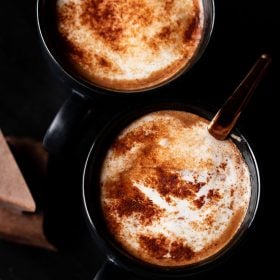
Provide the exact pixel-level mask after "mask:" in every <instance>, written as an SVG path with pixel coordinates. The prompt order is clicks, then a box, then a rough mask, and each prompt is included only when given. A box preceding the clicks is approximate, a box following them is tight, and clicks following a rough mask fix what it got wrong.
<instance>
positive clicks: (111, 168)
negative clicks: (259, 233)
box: [100, 110, 251, 267]
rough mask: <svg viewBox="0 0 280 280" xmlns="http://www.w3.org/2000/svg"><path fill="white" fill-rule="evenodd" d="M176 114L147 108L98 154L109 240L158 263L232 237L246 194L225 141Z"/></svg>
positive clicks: (198, 121)
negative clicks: (102, 152)
mask: <svg viewBox="0 0 280 280" xmlns="http://www.w3.org/2000/svg"><path fill="white" fill-rule="evenodd" d="M207 125H208V121H207V120H206V119H204V118H202V117H200V116H198V115H194V114H192V113H187V112H183V111H171V110H170V111H158V112H154V113H150V114H148V115H146V116H144V117H142V118H140V119H138V120H136V121H135V122H133V123H132V124H131V125H129V126H128V127H127V128H125V129H124V130H123V131H122V132H121V133H120V134H119V135H118V136H117V138H116V139H115V141H114V142H113V144H112V146H111V147H110V149H109V151H108V153H107V154H106V156H105V159H104V162H103V165H102V172H101V179H100V180H101V182H100V188H101V206H102V207H101V208H102V211H103V215H104V219H105V222H106V224H107V227H108V230H109V232H110V233H111V235H112V237H113V238H114V239H115V240H116V242H117V243H118V244H119V245H120V246H121V247H122V248H123V249H124V250H126V251H127V252H129V253H130V254H131V255H133V256H134V257H136V258H138V259H140V260H142V261H144V262H147V263H150V264H154V265H159V266H174V267H175V266H183V265H188V264H193V263H197V262H200V261H202V260H204V259H206V258H208V257H210V256H212V255H214V254H216V253H217V252H219V251H220V250H221V249H223V248H224V247H225V246H226V245H227V244H228V243H229V241H231V239H232V238H233V237H234V235H235V234H236V232H237V231H238V229H239V227H240V225H241V224H242V222H243V220H244V217H245V215H246V212H247V208H248V205H249V201H250V196H251V182H250V175H249V170H248V167H247V165H246V163H245V161H244V159H243V157H242V155H241V153H240V151H239V150H238V148H237V147H236V146H235V144H234V143H233V142H232V141H231V140H225V141H218V140H216V139H214V138H213V137H212V136H211V135H210V134H209V133H208V131H207Z"/></svg>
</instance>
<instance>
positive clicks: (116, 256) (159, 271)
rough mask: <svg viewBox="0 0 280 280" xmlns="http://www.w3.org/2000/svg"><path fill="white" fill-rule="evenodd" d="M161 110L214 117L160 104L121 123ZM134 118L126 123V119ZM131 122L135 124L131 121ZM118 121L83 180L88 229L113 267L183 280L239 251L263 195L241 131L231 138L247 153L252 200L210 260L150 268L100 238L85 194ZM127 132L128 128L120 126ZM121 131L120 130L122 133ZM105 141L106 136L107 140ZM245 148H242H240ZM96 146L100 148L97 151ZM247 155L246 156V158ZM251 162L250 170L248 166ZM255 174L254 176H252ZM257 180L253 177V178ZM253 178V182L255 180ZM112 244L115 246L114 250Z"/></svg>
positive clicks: (90, 154) (91, 152)
mask: <svg viewBox="0 0 280 280" xmlns="http://www.w3.org/2000/svg"><path fill="white" fill-rule="evenodd" d="M160 110H179V111H187V112H191V113H195V114H198V112H199V115H200V116H202V117H206V118H207V119H209V116H210V115H213V114H212V113H211V112H209V111H207V110H204V109H203V108H199V107H197V106H190V105H187V104H182V103H175V102H172V103H171V102H168V103H161V104H156V105H151V106H146V107H145V108H143V107H142V108H140V109H139V112H137V113H138V114H137V113H136V115H135V111H133V112H130V113H127V114H124V115H121V116H120V119H121V121H123V120H122V118H124V119H125V121H124V122H125V123H126V125H128V124H130V123H131V122H133V120H136V119H138V118H139V117H141V116H144V115H146V114H148V113H151V112H155V111H160ZM128 115H129V116H131V115H133V117H131V118H130V119H129V121H127V119H126V117H127V116H128ZM131 119H132V121H131ZM118 121H119V120H115V121H113V124H112V123H109V124H108V125H107V126H105V127H104V128H103V130H102V131H101V132H100V133H99V134H98V136H97V137H96V139H95V141H93V143H92V145H91V148H90V149H89V152H88V155H87V158H86V161H85V164H84V168H83V176H82V200H83V208H84V214H85V217H86V221H87V223H88V226H89V229H90V231H91V233H93V235H94V237H95V238H96V241H97V243H98V244H99V246H100V248H101V250H103V251H105V252H106V253H107V257H108V259H109V260H111V261H113V263H116V264H117V265H119V266H120V267H122V268H124V269H125V270H128V271H130V272H132V273H134V274H135V273H136V274H138V275H143V273H144V275H147V273H148V274H149V275H151V276H160V277H162V278H168V277H174V278H176V277H182V276H187V275H188V276H189V275H192V274H196V273H197V272H201V271H204V270H206V269H208V268H209V267H211V266H212V265H213V266H214V265H216V264H218V263H219V262H220V261H221V260H223V259H224V258H223V257H224V256H226V255H228V254H229V253H230V252H231V251H232V249H234V248H235V247H236V245H237V244H238V243H239V242H240V241H241V240H242V238H243V237H244V235H245V233H246V232H247V231H248V229H249V228H250V226H251V224H252V223H253V221H254V218H255V215H256V212H257V210H258V206H259V200H260V191H261V180H260V173H259V167H258V163H257V160H256V157H255V154H254V152H253V150H252V148H251V146H250V145H249V143H248V141H247V140H246V138H245V137H244V136H243V134H241V133H240V132H239V130H238V129H234V130H233V132H232V134H231V135H233V137H231V140H232V141H233V142H234V143H235V144H236V145H237V147H238V149H240V150H241V149H245V152H244V151H241V153H242V156H244V160H245V162H246V164H247V165H248V168H249V170H250V180H251V186H252V190H251V197H250V202H249V206H248V209H247V213H246V216H245V217H244V220H243V222H242V224H241V225H240V227H239V229H238V231H237V232H236V233H235V235H234V236H233V237H232V239H231V240H230V241H229V242H228V243H227V244H226V245H225V246H224V247H223V248H222V249H221V250H219V251H218V252H216V253H215V254H214V255H211V256H209V257H208V258H206V259H204V260H202V261H200V262H198V263H194V264H190V265H186V266H178V267H164V266H163V267H161V266H156V265H150V264H147V263H145V262H142V261H139V260H138V259H137V258H135V257H132V256H130V255H129V254H128V253H126V252H125V250H122V249H120V248H119V247H118V248H117V250H115V249H116V246H115V245H114V241H111V240H110V241H109V242H108V240H106V238H104V236H102V234H100V231H99V229H98V228H97V227H98V226H96V224H95V221H94V218H93V217H92V213H91V210H90V207H89V202H88V200H89V201H90V199H89V198H88V195H87V190H86V183H87V180H88V172H91V167H92V166H91V165H92V162H93V160H94V159H95V156H94V153H95V149H98V145H100V143H98V141H101V140H104V134H106V131H107V130H108V129H109V130H110V128H111V127H112V126H114V123H115V122H118ZM121 127H122V128H124V127H125V126H121ZM119 131H120V130H119ZM105 137H106V136H105ZM238 145H242V146H240V147H239V146H238ZM96 146H97V147H96ZM245 154H246V155H245ZM249 161H250V166H249ZM252 171H253V172H252ZM252 173H254V174H253V175H252ZM253 176H254V177H253ZM252 177H253V178H252ZM112 243H113V246H112Z"/></svg>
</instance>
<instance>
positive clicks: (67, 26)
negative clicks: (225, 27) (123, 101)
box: [57, 0, 203, 90]
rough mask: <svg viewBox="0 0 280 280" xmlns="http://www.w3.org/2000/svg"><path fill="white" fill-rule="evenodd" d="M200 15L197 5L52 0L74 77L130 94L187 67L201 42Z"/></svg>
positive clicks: (197, 0) (194, 1) (181, 0)
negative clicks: (74, 71) (55, 3)
mask: <svg viewBox="0 0 280 280" xmlns="http://www.w3.org/2000/svg"><path fill="white" fill-rule="evenodd" d="M202 11H203V9H202V4H201V0H177V1H174V0H164V1H158V0H118V1H114V0H102V1H101V0H96V1H93V0H58V1H57V21H58V22H57V24H58V30H59V34H60V36H61V37H62V39H63V41H64V45H65V46H66V47H65V50H64V52H66V57H67V58H68V60H69V61H70V62H71V64H72V67H73V68H74V69H75V70H76V72H78V73H79V74H80V76H82V77H84V78H86V79H88V80H89V81H91V82H93V83H95V84H97V85H100V86H102V87H106V88H111V89H116V90H136V89H142V88H147V87H152V86H153V85H155V84H159V83H161V82H163V81H165V80H167V79H169V78H170V77H171V76H173V75H174V74H175V73H177V72H178V71H179V70H180V69H182V68H183V67H184V66H185V65H187V63H188V62H189V60H190V59H191V58H192V57H193V55H194V53H195V51H196V49H197V46H198V44H199V41H200V39H201V32H202V22H203V12H202ZM65 43H66V44H65Z"/></svg>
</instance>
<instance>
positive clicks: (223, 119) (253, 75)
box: [208, 54, 271, 140]
mask: <svg viewBox="0 0 280 280" xmlns="http://www.w3.org/2000/svg"><path fill="white" fill-rule="evenodd" d="M270 63H271V57H270V56H269V55H268V54H262V55H261V56H260V58H259V59H258V60H257V61H256V63H255V64H254V66H253V67H252V68H251V70H250V71H249V73H248V74H247V76H246V77H245V78H244V80H243V81H242V82H241V83H240V84H239V86H238V87H237V88H236V89H235V91H234V92H233V94H232V95H231V96H230V97H229V98H228V99H227V101H226V102H225V103H224V105H223V106H222V107H221V109H220V110H219V111H218V112H217V114H216V115H215V116H214V118H213V119H212V121H211V123H210V124H209V126H208V131H209V133H210V134H211V135H212V136H213V137H215V138H216V139H218V140H224V139H226V138H227V136H228V135H229V134H230V132H231V130H232V129H233V127H234V126H235V124H236V122H237V120H238V118H239V117H240V115H241V113H242V111H243V110H244V109H245V107H246V105H247V104H248V103H249V100H250V99H251V97H252V95H253V93H254V92H255V89H256V88H257V86H258V84H259V82H260V81H261V80H262V78H263V76H264V74H265V73H266V71H267V69H268V66H269V65H270Z"/></svg>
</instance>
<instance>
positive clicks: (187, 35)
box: [184, 1, 200, 43]
mask: <svg viewBox="0 0 280 280" xmlns="http://www.w3.org/2000/svg"><path fill="white" fill-rule="evenodd" d="M194 5H195V12H194V16H193V17H192V19H191V22H190V23H189V26H188V28H187V29H186V30H185V32H184V42H186V43H189V42H191V41H193V42H195V39H194V38H193V37H194V35H196V34H198V33H199V32H200V25H199V23H200V14H199V7H198V3H197V2H196V1H194Z"/></svg>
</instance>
